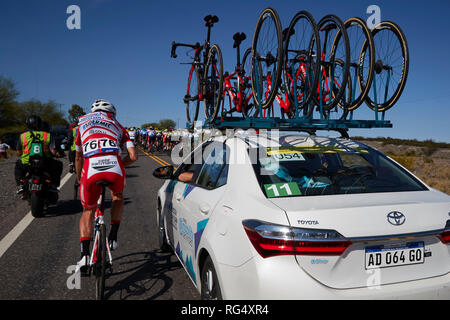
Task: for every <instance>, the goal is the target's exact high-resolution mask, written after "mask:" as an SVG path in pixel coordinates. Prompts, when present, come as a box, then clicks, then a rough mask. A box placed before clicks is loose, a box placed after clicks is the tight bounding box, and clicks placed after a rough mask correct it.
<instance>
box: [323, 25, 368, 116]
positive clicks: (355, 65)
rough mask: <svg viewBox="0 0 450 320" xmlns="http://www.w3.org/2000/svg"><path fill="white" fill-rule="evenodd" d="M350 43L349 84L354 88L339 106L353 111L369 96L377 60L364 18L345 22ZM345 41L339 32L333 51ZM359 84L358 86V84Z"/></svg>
mask: <svg viewBox="0 0 450 320" xmlns="http://www.w3.org/2000/svg"><path fill="white" fill-rule="evenodd" d="M344 27H345V30H346V32H347V35H348V38H349V44H350V72H349V79H351V81H349V83H348V85H350V82H351V85H352V88H349V89H348V90H349V91H350V92H351V93H352V96H351V97H346V98H345V97H344V98H343V99H341V100H339V101H338V105H339V107H341V108H342V109H344V110H348V111H352V110H355V109H356V108H358V107H359V106H360V105H361V104H362V103H363V102H364V99H365V98H366V96H367V93H368V92H369V90H370V86H371V84H372V78H373V63H374V61H375V51H374V45H373V39H372V33H371V32H370V30H369V28H368V27H367V25H366V23H365V22H364V20H362V19H360V18H357V17H354V18H350V19H348V20H347V21H345V23H344ZM342 41H343V37H342V34H341V33H340V32H339V33H338V34H337V35H336V37H335V38H334V41H333V45H332V47H331V51H332V52H334V51H336V50H337V49H338V47H339V46H340V42H342ZM357 83H358V84H359V85H358V86H357V85H356V84H357Z"/></svg>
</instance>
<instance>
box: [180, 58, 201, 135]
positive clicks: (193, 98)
mask: <svg viewBox="0 0 450 320" xmlns="http://www.w3.org/2000/svg"><path fill="white" fill-rule="evenodd" d="M199 95H200V74H199V70H198V67H197V66H196V65H194V66H193V67H192V68H191V70H190V72H189V77H188V84H187V90H186V95H185V96H184V99H183V101H184V103H185V104H186V120H187V122H188V124H189V127H190V128H191V129H192V128H194V125H195V121H197V117H198V108H199V106H200V97H199Z"/></svg>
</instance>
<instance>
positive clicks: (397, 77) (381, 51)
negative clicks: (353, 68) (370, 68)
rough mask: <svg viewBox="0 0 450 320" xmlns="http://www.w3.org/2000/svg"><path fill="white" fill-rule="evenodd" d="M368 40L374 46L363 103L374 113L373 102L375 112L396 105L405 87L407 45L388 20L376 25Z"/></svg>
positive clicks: (404, 38)
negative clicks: (371, 78)
mask: <svg viewBox="0 0 450 320" xmlns="http://www.w3.org/2000/svg"><path fill="white" fill-rule="evenodd" d="M372 37H373V42H374V46H375V64H374V71H375V72H374V76H373V81H374V83H372V86H371V88H370V91H369V93H368V94H367V96H366V100H365V101H366V103H367V105H368V106H369V108H371V109H372V110H375V102H376V103H377V105H378V111H385V110H388V109H389V108H391V107H392V106H393V105H394V104H395V103H396V102H397V100H398V99H399V98H400V95H401V94H402V92H403V89H404V88H405V84H406V79H407V78H408V70H409V50H408V43H407V42H406V37H405V35H404V33H403V31H402V30H401V29H400V27H399V26H398V25H396V24H395V23H394V22H391V21H383V22H381V23H379V24H378V25H376V26H375V27H374V28H373V30H372ZM363 49H364V48H363ZM375 100H376V101H375Z"/></svg>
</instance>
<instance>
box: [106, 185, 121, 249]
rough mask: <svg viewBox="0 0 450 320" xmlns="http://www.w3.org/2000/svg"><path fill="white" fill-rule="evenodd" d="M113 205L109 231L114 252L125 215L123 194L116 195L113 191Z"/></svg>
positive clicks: (109, 238) (110, 243) (111, 247)
mask: <svg viewBox="0 0 450 320" xmlns="http://www.w3.org/2000/svg"><path fill="white" fill-rule="evenodd" d="M111 198H112V205H111V228H110V231H109V236H108V240H109V247H110V249H112V250H115V249H117V246H118V241H117V233H118V232H119V227H120V222H121V221H122V215H123V193H122V192H120V193H115V192H113V191H111Z"/></svg>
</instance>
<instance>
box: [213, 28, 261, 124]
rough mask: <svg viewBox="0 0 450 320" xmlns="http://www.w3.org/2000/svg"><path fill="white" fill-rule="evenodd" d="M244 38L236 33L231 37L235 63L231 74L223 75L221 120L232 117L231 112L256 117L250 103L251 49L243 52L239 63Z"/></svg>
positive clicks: (239, 33)
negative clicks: (234, 50) (234, 51)
mask: <svg viewBox="0 0 450 320" xmlns="http://www.w3.org/2000/svg"><path fill="white" fill-rule="evenodd" d="M246 38H247V36H246V35H245V33H243V32H237V33H235V34H234V35H233V40H234V43H233V48H235V49H236V60H237V62H236V67H235V70H234V72H233V73H231V74H229V73H228V72H225V74H224V92H223V94H222V116H221V120H223V119H224V118H225V117H227V116H228V115H229V116H232V114H233V112H238V113H240V114H241V115H242V116H243V117H244V118H247V117H253V116H256V115H257V108H256V106H255V104H254V103H253V102H252V98H253V92H252V87H251V85H250V79H251V78H250V55H251V48H248V49H247V50H246V51H245V52H244V56H243V58H242V62H241V52H240V45H241V43H242V41H244V40H245V39H246ZM232 81H233V83H232ZM226 102H228V105H229V107H228V108H226Z"/></svg>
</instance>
